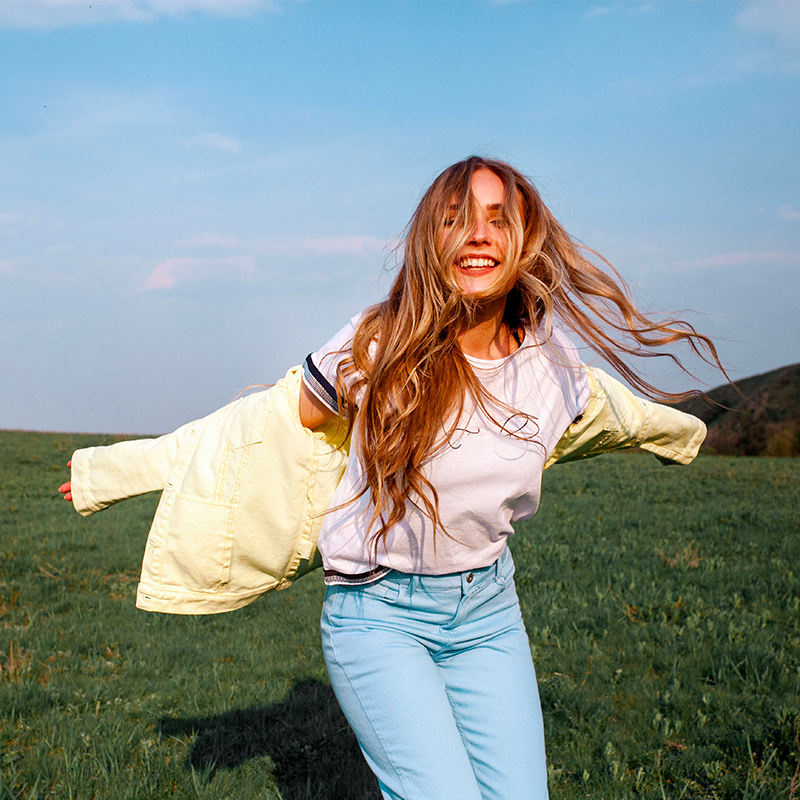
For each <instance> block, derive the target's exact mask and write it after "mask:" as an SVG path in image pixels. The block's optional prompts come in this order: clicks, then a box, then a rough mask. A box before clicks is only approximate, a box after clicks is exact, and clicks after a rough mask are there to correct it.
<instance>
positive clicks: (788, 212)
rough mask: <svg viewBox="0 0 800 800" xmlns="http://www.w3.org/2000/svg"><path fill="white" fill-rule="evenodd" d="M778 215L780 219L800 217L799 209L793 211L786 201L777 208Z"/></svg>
mask: <svg viewBox="0 0 800 800" xmlns="http://www.w3.org/2000/svg"><path fill="white" fill-rule="evenodd" d="M778 216H779V217H780V218H781V219H800V211H795V209H794V208H792V206H790V205H789V204H788V203H787V204H786V205H785V206H781V207H780V208H779V209H778Z"/></svg>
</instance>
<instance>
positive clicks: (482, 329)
mask: <svg viewBox="0 0 800 800" xmlns="http://www.w3.org/2000/svg"><path fill="white" fill-rule="evenodd" d="M505 311H506V300H505V298H501V299H499V300H495V301H492V302H491V303H488V304H487V305H486V306H482V307H481V308H479V309H478V310H477V311H476V314H475V319H474V321H473V323H472V325H471V326H470V327H469V328H467V329H466V330H465V331H464V332H463V333H462V334H460V336H459V337H458V343H459V345H460V346H461V351H462V352H463V353H464V355H467V356H472V357H473V358H480V359H483V360H486V361H494V360H496V359H499V358H505V357H506V356H510V355H511V354H512V353H513V352H514V351H515V350H516V349H517V348H518V346H519V345H518V344H517V342H516V341H515V339H514V336H513V335H512V333H511V329H510V328H509V327H508V325H506V324H505V322H504V321H503V319H504V317H505Z"/></svg>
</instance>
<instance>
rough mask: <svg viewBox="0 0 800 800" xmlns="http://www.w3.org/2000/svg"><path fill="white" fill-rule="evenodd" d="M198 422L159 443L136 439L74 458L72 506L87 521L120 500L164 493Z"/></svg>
mask: <svg viewBox="0 0 800 800" xmlns="http://www.w3.org/2000/svg"><path fill="white" fill-rule="evenodd" d="M196 425H197V423H196V422H190V423H187V424H186V425H184V426H182V427H180V428H178V430H176V431H173V432H172V433H168V434H166V435H165V436H160V437H159V438H157V439H133V440H131V441H128V442H117V443H116V444H112V445H108V446H106V447H87V448H84V449H81V450H76V451H75V452H74V453H73V455H72V477H71V481H72V504H73V505H74V506H75V510H76V511H77V512H78V513H79V514H82V515H83V516H84V517H88V516H89V515H90V514H94V512H95V511H102V510H103V509H104V508H108V506H111V505H114V503H118V502H120V500H127V499H128V498H129V497H135V496H136V495H140V494H145V493H146V492H153V491H161V490H162V489H163V488H164V487H165V486H166V485H167V481H168V480H169V476H170V473H171V471H172V468H173V465H174V463H175V460H176V458H177V456H178V451H179V449H180V445H181V442H182V441H183V440H184V439H185V438H186V436H187V435H188V434H190V433H191V430H192V428H193V426H196Z"/></svg>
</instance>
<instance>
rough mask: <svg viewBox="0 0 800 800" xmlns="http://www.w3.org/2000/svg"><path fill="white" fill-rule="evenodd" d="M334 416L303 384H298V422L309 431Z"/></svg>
mask: <svg viewBox="0 0 800 800" xmlns="http://www.w3.org/2000/svg"><path fill="white" fill-rule="evenodd" d="M334 416H336V415H335V414H334V413H333V411H331V410H330V409H329V408H328V406H326V405H325V404H324V403H323V402H322V400H320V399H319V398H318V397H317V396H316V395H315V394H314V393H313V392H312V391H311V390H310V389H309V388H308V387H307V386H306V385H305V384H304V383H302V382H301V383H300V422H302V423H303V426H304V427H306V428H308V429H309V430H313V429H314V428H318V427H319V426H320V425H324V424H325V423H326V422H329V421H330V420H331V419H333V417H334Z"/></svg>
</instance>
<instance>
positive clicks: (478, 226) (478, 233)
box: [469, 219, 492, 244]
mask: <svg viewBox="0 0 800 800" xmlns="http://www.w3.org/2000/svg"><path fill="white" fill-rule="evenodd" d="M491 241H492V227H491V225H489V223H488V221H487V220H485V219H478V220H477V221H476V222H475V227H474V228H473V229H472V235H471V236H470V237H469V243H470V244H489V243H490V242H491Z"/></svg>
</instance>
